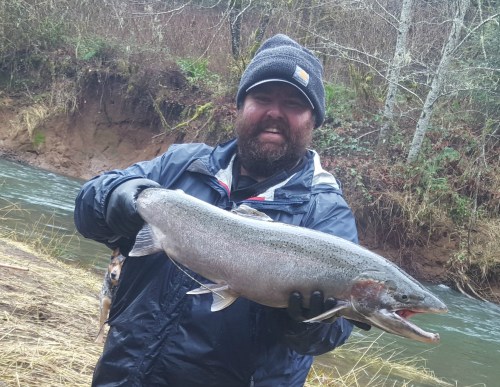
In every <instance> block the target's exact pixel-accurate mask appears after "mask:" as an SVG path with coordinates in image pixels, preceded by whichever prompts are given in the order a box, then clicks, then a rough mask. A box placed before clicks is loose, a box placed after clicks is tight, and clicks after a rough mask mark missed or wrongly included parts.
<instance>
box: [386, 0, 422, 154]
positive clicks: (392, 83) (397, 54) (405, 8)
mask: <svg viewBox="0 0 500 387" xmlns="http://www.w3.org/2000/svg"><path fill="white" fill-rule="evenodd" d="M413 2H414V0H403V5H402V7H401V15H400V18H399V27H398V37H397V41H396V48H395V50H394V57H393V59H392V61H391V63H390V65H389V69H388V72H387V82H388V84H389V85H388V89H387V95H386V98H385V104H384V115H383V116H384V125H383V126H382V127H381V128H380V134H379V140H378V143H379V146H380V145H384V143H385V142H386V141H387V137H388V136H389V133H390V131H391V129H392V126H393V119H394V104H395V102H396V96H397V93H398V84H399V82H400V79H399V78H400V73H401V66H402V65H403V62H404V59H405V53H406V50H407V38H408V31H409V29H410V24H411V10H412V7H413Z"/></svg>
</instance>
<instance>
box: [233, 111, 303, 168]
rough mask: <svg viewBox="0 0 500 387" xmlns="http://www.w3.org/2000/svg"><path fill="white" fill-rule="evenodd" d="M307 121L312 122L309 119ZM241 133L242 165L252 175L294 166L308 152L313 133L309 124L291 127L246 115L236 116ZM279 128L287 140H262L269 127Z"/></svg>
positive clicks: (240, 157) (238, 131)
mask: <svg viewBox="0 0 500 387" xmlns="http://www.w3.org/2000/svg"><path fill="white" fill-rule="evenodd" d="M308 125H312V124H311V123H308ZM235 126H236V133H237V134H238V157H239V160H240V163H241V165H242V166H243V167H244V168H245V169H246V171H247V172H248V173H250V174H251V175H252V176H258V177H264V178H267V177H269V176H272V175H273V174H274V173H276V172H278V171H281V170H289V169H291V168H293V167H294V166H295V165H296V164H297V163H298V162H299V160H300V159H301V158H302V157H303V156H304V155H305V153H306V150H307V147H308V146H309V144H310V143H311V139H312V133H311V131H310V130H308V129H309V126H308V127H306V125H304V128H297V129H298V130H294V131H293V133H296V134H295V135H292V134H291V133H292V131H290V129H289V128H288V127H287V126H285V125H284V124H279V123H276V122H264V123H259V124H250V123H248V122H247V121H246V120H245V119H244V118H243V117H241V116H238V118H237V119H236V124H235ZM271 127H274V128H278V129H279V130H280V132H281V134H282V135H283V136H284V138H285V141H284V142H283V144H281V145H279V146H278V145H276V144H265V143H264V144H263V143H261V142H260V141H259V138H258V135H259V134H260V133H261V132H263V131H264V130H266V128H271Z"/></svg>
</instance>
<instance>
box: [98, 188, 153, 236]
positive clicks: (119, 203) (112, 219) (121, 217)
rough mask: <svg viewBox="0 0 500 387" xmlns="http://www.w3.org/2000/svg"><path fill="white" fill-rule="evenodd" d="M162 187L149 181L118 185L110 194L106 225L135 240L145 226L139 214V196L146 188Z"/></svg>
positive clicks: (116, 232)
mask: <svg viewBox="0 0 500 387" xmlns="http://www.w3.org/2000/svg"><path fill="white" fill-rule="evenodd" d="M155 187H161V186H160V184H158V183H157V182H155V181H153V180H149V179H143V178H139V179H132V180H127V181H125V182H124V183H122V184H120V185H118V186H117V187H116V188H115V189H114V190H113V191H112V192H111V194H110V196H109V200H108V204H107V206H106V224H107V225H108V227H109V228H110V229H111V230H112V231H113V232H114V233H115V234H117V235H120V236H123V237H127V238H133V237H135V236H136V235H137V233H138V232H139V230H140V229H141V228H142V226H143V225H144V220H143V219H142V218H141V216H140V215H139V213H138V212H137V206H136V200H137V196H138V195H139V194H140V193H141V192H142V191H143V190H145V189H146V188H155Z"/></svg>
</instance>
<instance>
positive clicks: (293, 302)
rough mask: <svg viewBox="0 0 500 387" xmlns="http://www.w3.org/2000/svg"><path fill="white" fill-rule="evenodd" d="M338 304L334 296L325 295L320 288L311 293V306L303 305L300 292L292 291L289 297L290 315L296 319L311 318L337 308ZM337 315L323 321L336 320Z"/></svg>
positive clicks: (288, 310) (288, 309)
mask: <svg viewBox="0 0 500 387" xmlns="http://www.w3.org/2000/svg"><path fill="white" fill-rule="evenodd" d="M336 305H337V300H335V299H334V298H327V299H326V300H325V299H324V297H323V292H321V291H320V290H317V291H314V292H312V293H311V299H310V301H309V308H304V307H303V306H302V294H301V293H299V292H292V293H290V297H288V308H287V312H288V315H289V316H290V317H291V318H292V319H293V320H295V321H304V320H309V319H311V318H313V317H316V316H318V315H320V314H321V313H323V312H326V311H327V310H329V309H333V308H335V306H336ZM336 318H337V317H331V318H328V319H326V320H322V322H334V321H335V320H336Z"/></svg>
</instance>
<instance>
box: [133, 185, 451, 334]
mask: <svg viewBox="0 0 500 387" xmlns="http://www.w3.org/2000/svg"><path fill="white" fill-rule="evenodd" d="M137 209H138V212H139V214H140V215H141V217H142V218H143V219H144V220H145V222H146V225H145V227H144V228H143V229H142V230H141V231H140V232H139V234H138V236H137V238H136V244H135V245H134V248H133V250H132V252H131V253H130V255H131V256H143V255H148V254H152V253H154V252H158V251H161V250H164V251H165V252H166V253H167V255H168V256H169V257H170V258H171V259H172V260H174V261H175V262H177V263H180V264H182V265H183V266H185V267H187V268H189V269H191V270H192V271H193V272H195V273H198V274H199V275H201V276H203V277H205V278H207V279H208V280H210V281H212V282H213V284H204V285H202V286H201V287H200V288H198V289H195V290H193V291H190V292H188V294H203V293H212V295H213V303H212V308H211V309H212V311H218V310H221V309H224V308H226V307H228V306H229V305H230V304H231V303H232V302H234V301H235V300H236V298H237V297H239V296H242V297H246V298H247V299H249V300H252V301H255V302H257V303H260V304H263V305H267V306H271V307H276V308H285V307H287V304H288V298H289V295H290V293H291V292H292V291H299V292H300V293H302V295H303V296H304V304H305V306H307V305H308V303H309V295H310V294H311V292H312V291H315V290H321V291H322V292H323V294H324V296H325V298H327V297H333V298H335V299H336V300H337V301H338V303H337V306H336V307H335V308H334V309H332V310H329V311H327V312H325V313H323V314H322V315H320V316H317V317H315V318H313V319H311V320H308V322H317V321H321V320H323V319H327V318H330V317H333V316H344V317H346V318H349V319H352V320H356V321H361V322H364V323H368V324H370V325H373V326H376V327H378V328H380V329H382V330H384V331H386V332H389V333H393V334H396V335H400V336H403V337H407V338H410V339H414V340H418V341H422V342H438V341H439V334H437V333H430V332H426V331H424V330H423V329H421V328H419V327H418V326H416V325H415V324H413V323H411V322H410V321H409V320H408V317H410V316H411V315H414V314H416V313H444V312H446V311H447V308H446V306H445V305H444V304H443V302H441V301H440V300H439V299H438V298H436V297H435V296H434V295H432V294H431V293H430V292H429V291H428V290H426V289H425V288H424V287H423V286H422V285H421V284H419V283H418V282H417V281H416V280H414V279H413V278H412V277H410V276H409V275H408V274H406V273H405V272H404V271H402V270H401V269H400V268H398V267H397V266H396V265H394V264H393V263H391V262H390V261H388V260H387V259H385V258H383V257H381V256H380V255H377V254H375V253H373V252H371V251H369V250H367V249H365V248H363V247H360V246H358V245H356V244H354V243H352V242H349V241H346V240H344V239H342V238H338V237H335V236H333V235H330V234H326V233H323V232H319V231H315V230H310V229H307V228H304V227H297V226H292V225H288V224H284V223H279V222H273V221H272V220H271V218H269V217H267V215H265V214H263V213H261V212H259V211H256V210H253V209H251V208H250V207H247V206H240V207H239V209H238V210H237V211H236V212H237V213H234V212H229V211H224V210H222V209H220V208H218V207H216V206H213V205H210V204H207V203H205V202H203V201H201V200H199V199H196V198H194V197H192V196H190V195H187V194H185V193H184V192H182V191H180V190H168V189H163V188H150V189H146V190H144V191H143V192H142V193H141V194H140V195H139V197H138V198H137Z"/></svg>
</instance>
